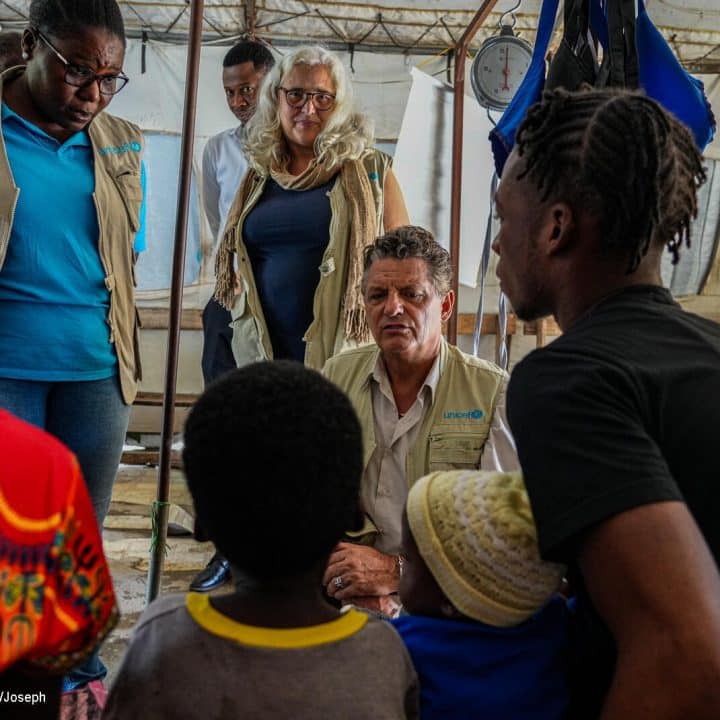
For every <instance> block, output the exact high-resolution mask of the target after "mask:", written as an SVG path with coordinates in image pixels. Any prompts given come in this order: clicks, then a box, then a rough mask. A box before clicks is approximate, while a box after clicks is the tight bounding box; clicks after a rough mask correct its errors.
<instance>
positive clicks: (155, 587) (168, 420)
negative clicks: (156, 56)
mask: <svg viewBox="0 0 720 720" xmlns="http://www.w3.org/2000/svg"><path fill="white" fill-rule="evenodd" d="M203 8H204V0H192V2H191V7H190V42H189V46H188V56H187V67H186V71H185V73H186V78H187V80H186V83H185V106H184V108H183V129H182V148H181V153H182V154H181V158H180V183H179V185H178V200H177V212H176V216H175V247H174V250H173V268H172V285H171V290H170V318H169V323H168V349H167V356H166V365H165V391H164V397H163V422H162V434H161V436H160V463H159V465H158V484H157V495H156V499H155V502H154V503H153V508H152V517H153V542H152V546H151V549H150V568H149V570H148V581H147V592H146V600H147V602H148V603H149V602H151V601H152V600H154V599H155V598H156V597H157V596H158V593H159V592H160V578H161V575H162V570H163V564H164V561H165V552H166V541H167V526H168V509H169V503H168V498H169V495H170V454H171V450H172V440H173V426H174V421H175V390H176V384H177V367H178V351H179V347H180V319H181V318H180V316H181V314H182V296H183V284H184V280H185V240H186V235H187V220H188V206H189V201H190V183H191V179H192V158H193V142H194V137H195V109H196V108H195V105H196V98H197V87H198V74H199V67H200V41H201V39H202V26H203Z"/></svg>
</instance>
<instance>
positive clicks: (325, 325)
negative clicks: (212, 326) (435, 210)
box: [225, 150, 391, 370]
mask: <svg viewBox="0 0 720 720" xmlns="http://www.w3.org/2000/svg"><path fill="white" fill-rule="evenodd" d="M390 163H391V159H390V157H389V156H388V155H385V153H382V152H380V151H379V150H375V151H373V152H372V153H371V154H370V155H368V156H367V157H366V158H365V159H364V160H363V164H364V165H365V168H366V169H367V171H368V177H369V179H370V185H371V187H372V192H373V197H374V199H375V210H376V221H377V227H378V229H380V228H382V226H383V187H384V185H385V175H386V174H387V170H388V168H389V167H390ZM264 187H265V180H260V181H259V182H258V183H257V185H256V186H255V187H254V188H253V189H252V190H251V191H250V195H249V196H248V200H247V202H246V203H245V207H244V208H243V211H242V213H241V215H240V217H239V218H238V221H237V223H236V225H235V227H234V228H226V230H225V232H234V233H235V243H234V244H235V247H236V248H237V254H236V257H237V263H238V274H239V275H240V278H241V280H242V287H243V288H244V292H242V293H241V294H240V295H238V296H237V298H236V300H235V303H234V305H233V307H232V310H231V314H232V319H233V322H232V328H233V339H232V349H233V354H234V356H235V362H236V363H237V365H238V367H241V366H243V365H247V364H248V363H251V362H257V361H260V360H272V357H273V351H272V346H271V345H270V336H269V334H268V330H267V324H266V322H265V316H264V315H263V311H262V307H261V305H260V296H259V294H258V291H257V287H256V285H255V278H254V277H253V274H252V266H251V264H250V258H249V257H248V254H247V250H246V248H245V243H244V242H243V239H242V228H243V224H244V223H245V218H246V217H247V216H248V214H249V212H250V211H251V210H252V209H253V207H255V205H256V204H257V202H258V200H259V199H260V196H261V195H262V192H263V188H264ZM342 193H343V189H342V187H341V183H340V178H339V177H338V178H337V180H336V181H335V184H334V185H333V188H332V190H331V191H330V193H329V197H330V211H331V213H332V217H331V220H330V242H329V243H328V246H327V248H325V253H324V254H323V258H322V262H321V263H320V268H319V270H320V281H319V282H318V286H317V288H316V289H315V295H314V298H313V319H312V322H311V323H310V326H309V327H308V329H307V330H306V331H305V335H304V337H303V340H304V341H305V365H306V366H307V367H310V368H315V369H317V370H319V369H320V368H322V366H323V365H324V364H325V362H326V360H327V359H328V358H330V357H332V356H333V355H334V354H335V353H336V352H338V351H339V350H340V348H341V347H342V345H343V342H344V334H343V322H342V321H343V314H342V311H343V299H344V297H345V285H346V283H347V274H348V268H349V261H350V260H349V257H348V244H349V243H348V238H349V237H350V227H349V224H348V217H347V216H346V215H343V213H341V212H339V208H340V207H341V205H342V204H343V202H342V201H343V197H342Z"/></svg>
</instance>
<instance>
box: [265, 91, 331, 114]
mask: <svg viewBox="0 0 720 720" xmlns="http://www.w3.org/2000/svg"><path fill="white" fill-rule="evenodd" d="M278 90H282V91H283V92H284V93H285V100H287V104H288V105H289V106H290V107H293V108H301V107H302V106H303V105H305V103H306V102H307V101H308V100H312V104H313V105H314V106H315V109H316V110H320V111H321V112H323V111H325V110H330V109H331V108H332V107H333V106H334V105H335V95H331V94H330V93H328V92H310V91H309V90H303V89H302V88H284V87H279V88H278Z"/></svg>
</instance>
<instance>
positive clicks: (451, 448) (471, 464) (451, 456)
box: [428, 428, 487, 472]
mask: <svg viewBox="0 0 720 720" xmlns="http://www.w3.org/2000/svg"><path fill="white" fill-rule="evenodd" d="M485 440H487V428H486V429H485V431H484V432H483V431H482V430H480V429H479V428H478V429H477V430H474V431H473V432H457V431H455V432H452V431H448V432H433V433H431V434H430V437H429V439H428V445H429V446H428V471H429V472H434V471H435V470H469V469H472V468H477V467H478V466H479V465H480V456H481V455H482V449H483V446H484V445H485Z"/></svg>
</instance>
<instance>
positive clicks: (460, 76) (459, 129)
mask: <svg viewBox="0 0 720 720" xmlns="http://www.w3.org/2000/svg"><path fill="white" fill-rule="evenodd" d="M497 1H498V0H484V2H483V4H482V5H481V6H480V9H479V10H478V11H477V12H476V13H475V17H474V18H473V19H472V21H471V22H470V25H468V28H467V30H465V32H464V33H463V34H462V37H461V38H460V40H459V41H458V44H457V45H456V47H455V82H454V85H453V87H454V91H455V94H454V99H453V153H452V185H451V188H452V190H451V196H450V258H451V260H452V265H453V290H454V291H455V309H454V310H453V314H452V317H451V318H450V320H448V341H449V342H450V343H452V344H453V345H454V344H456V343H457V319H458V310H457V308H458V299H457V298H458V285H459V280H458V274H459V269H460V209H461V207H460V195H461V192H462V158H463V112H464V109H465V58H466V56H467V51H468V48H469V47H470V43H471V41H472V39H473V38H474V37H475V34H476V33H477V31H478V30H479V29H480V26H481V25H482V24H483V23H484V22H485V20H486V19H487V17H488V15H490V13H491V12H492V9H493V8H494V7H495V5H496V4H497Z"/></svg>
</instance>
